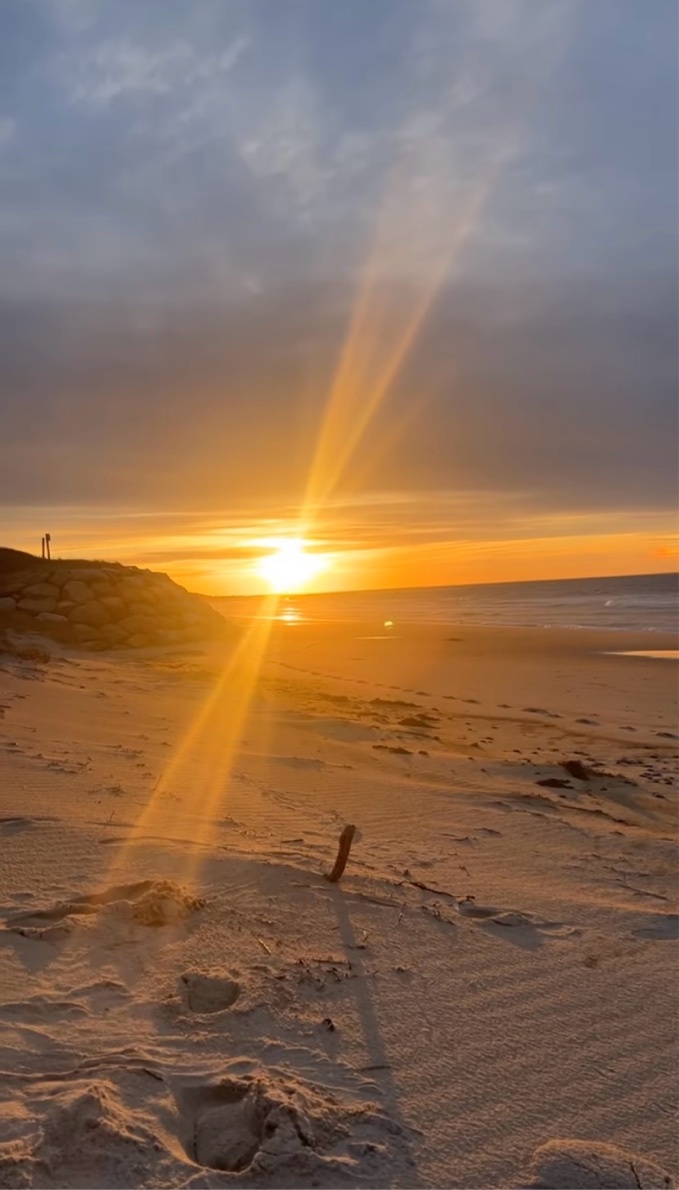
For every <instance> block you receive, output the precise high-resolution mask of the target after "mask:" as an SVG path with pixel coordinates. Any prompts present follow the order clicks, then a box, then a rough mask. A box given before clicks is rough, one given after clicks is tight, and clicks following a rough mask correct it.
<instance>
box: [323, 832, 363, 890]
mask: <svg viewBox="0 0 679 1190" xmlns="http://www.w3.org/2000/svg"><path fill="white" fill-rule="evenodd" d="M355 834H356V827H355V826H353V825H349V826H345V828H344V830H343V831H342V834H341V835H340V837H339V848H338V851H337V859H336V860H335V866H334V868H333V870H332V872H329V873H328V874H327V875H326V877H325V878H326V880H329V881H330V883H331V884H336V883H337V881H338V880H339V879H340V876H341V875H342V873H343V871H344V869H345V868H346V866H347V860H348V858H349V852H350V850H351V844H352V841H353V838H354V835H355Z"/></svg>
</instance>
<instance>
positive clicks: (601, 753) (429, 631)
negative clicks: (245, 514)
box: [0, 622, 679, 1188]
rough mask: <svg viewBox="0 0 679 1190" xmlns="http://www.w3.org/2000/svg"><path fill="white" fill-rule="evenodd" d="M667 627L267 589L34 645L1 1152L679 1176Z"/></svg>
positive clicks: (453, 1173) (363, 1175)
mask: <svg viewBox="0 0 679 1190" xmlns="http://www.w3.org/2000/svg"><path fill="white" fill-rule="evenodd" d="M653 643H654V647H655V648H658V649H663V648H674V647H675V642H674V641H673V640H669V639H667V640H666V639H665V638H664V637H660V636H659V635H658V634H656V635H654V641H653ZM647 646H648V636H647V635H641V634H638V635H631V634H629V635H628V634H622V633H596V632H579V631H574V630H562V631H551V630H539V629H533V630H530V629H521V630H512V629H499V628H498V629H483V628H473V629H472V628H464V629H453V628H445V627H427V628H425V627H408V626H407V625H405V626H401V625H395V626H394V627H392V628H389V629H387V628H384V629H383V628H381V627H378V628H376V627H375V625H374V624H373V625H367V626H364V627H363V626H360V625H351V624H338V625H318V624H316V625H305V624H295V625H286V624H280V625H276V626H274V628H273V629H271V628H270V625H268V624H266V623H263V622H254V623H252V624H241V625H239V626H237V627H234V630H233V635H232V637H231V638H230V639H229V640H228V641H227V642H226V643H224V644H220V645H219V646H214V647H211V648H210V649H205V650H203V649H200V648H198V647H196V648H185V649H183V650H170V649H165V650H160V649H156V650H153V649H149V650H146V651H142V652H140V653H137V654H134V655H133V654H131V653H130V654H126V653H120V654H115V655H114V654H110V655H104V654H98V655H92V654H90V655H87V654H84V653H79V652H77V651H75V650H69V649H67V648H64V647H62V646H59V645H53V646H50V648H49V656H47V655H46V656H44V657H41V656H40V655H39V654H38V655H37V659H32V658H30V657H21V656H16V655H2V656H0V834H1V847H2V850H1V853H0V906H1V926H0V931H1V932H0V943H1V946H0V997H1V1001H2V1002H1V1004H0V1039H1V1041H0V1090H1V1093H2V1105H1V1106H0V1185H2V1186H7V1187H52V1188H56V1187H69V1188H71V1187H73V1188H75V1187H86V1186H98V1187H132V1186H135V1187H136V1186H144V1187H147V1186H148V1187H162V1186H168V1187H180V1186H181V1187H184V1186H191V1187H223V1186H231V1185H235V1186H246V1185H249V1186H281V1187H294V1186H319V1187H325V1186H328V1187H331V1186H333V1187H334V1186H359V1185H360V1186H370V1187H387V1186H395V1187H415V1186H432V1187H528V1186H534V1187H556V1186H560V1187H581V1186H582V1187H585V1186H615V1187H617V1186H620V1187H625V1186H630V1187H639V1186H643V1187H644V1188H646V1187H659V1186H666V1185H675V1184H676V1179H677V1176H678V1173H679V1163H678V1154H677V1144H676V1132H675V1125H676V1118H675V1115H676V1107H677V1059H678V1057H679V1046H678V1038H677V1013H676V1004H677V936H678V923H679V917H678V915H677V897H676V893H677V834H676V827H677V745H678V743H679V739H678V727H677V666H676V662H674V661H668V660H659V659H654V658H647V657H642V656H625V655H620V654H623V653H624V652H626V651H630V652H634V651H636V650H643V649H645V648H647ZM42 647H44V646H42ZM348 823H351V824H355V826H356V828H357V832H356V836H355V838H354V842H353V847H352V851H351V855H350V858H349V862H348V865H347V869H346V872H345V874H344V876H343V877H342V879H341V881H340V882H339V883H337V884H334V885H333V884H330V883H328V881H327V880H326V879H324V874H325V873H327V872H329V871H330V869H331V868H332V865H333V862H334V858H335V853H336V850H337V843H338V838H339V834H340V832H341V830H342V829H343V827H344V826H345V825H346V824H348Z"/></svg>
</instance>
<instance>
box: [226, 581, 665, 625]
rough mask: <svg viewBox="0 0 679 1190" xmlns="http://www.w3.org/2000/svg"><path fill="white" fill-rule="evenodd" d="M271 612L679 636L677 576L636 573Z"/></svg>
mask: <svg viewBox="0 0 679 1190" xmlns="http://www.w3.org/2000/svg"><path fill="white" fill-rule="evenodd" d="M214 602H215V606H217V607H219V610H220V611H221V612H222V614H224V615H225V616H227V617H231V616H237V617H239V616H250V615H253V614H254V615H258V614H264V613H263V611H262V606H263V605H262V601H261V600H257V599H244V598H225V599H220V600H215V601H214ZM267 614H273V615H274V616H275V618H276V619H279V620H281V621H283V622H284V623H288V624H290V625H293V624H295V623H300V622H304V621H307V622H308V621H314V622H324V621H325V622H327V621H356V622H359V623H364V624H366V623H374V624H375V625H384V624H385V622H387V621H391V622H392V623H393V624H394V625H397V624H398V623H399V622H400V623H411V624H413V623H417V624H449V625H455V624H459V625H462V624H477V625H504V626H515V627H549V628H600V629H618V630H624V631H628V632H669V633H673V634H676V633H677V631H678V630H679V575H677V574H634V575H623V576H619V577H615V578H585V579H556V580H551V581H546V582H545V581H543V582H527V583H478V584H474V585H473V586H455V587H409V588H407V589H404V590H384V591H344V592H339V593H336V594H323V595H296V596H285V597H282V598H281V599H280V601H279V603H278V606H277V607H276V609H275V611H274V612H273V613H271V612H270V611H269V612H268V613H267Z"/></svg>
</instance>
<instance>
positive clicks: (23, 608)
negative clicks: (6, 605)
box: [17, 598, 57, 613]
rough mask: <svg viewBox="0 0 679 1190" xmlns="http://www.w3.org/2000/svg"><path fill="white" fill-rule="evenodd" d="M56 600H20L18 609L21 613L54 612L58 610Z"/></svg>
mask: <svg viewBox="0 0 679 1190" xmlns="http://www.w3.org/2000/svg"><path fill="white" fill-rule="evenodd" d="M56 606H57V601H56V599H44V598H43V599H20V600H19V602H18V604H17V607H18V609H19V611H20V612H33V613H37V612H53V611H54V610H55V609H56Z"/></svg>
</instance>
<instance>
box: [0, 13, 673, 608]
mask: <svg viewBox="0 0 679 1190" xmlns="http://www.w3.org/2000/svg"><path fill="white" fill-rule="evenodd" d="M677 25H678V10H677V4H676V0H647V2H646V3H643V4H641V3H639V0H596V2H592V0H469V2H467V0H417V3H414V2H413V0H370V3H366V2H365V0H342V2H341V3H340V2H339V0H192V3H190V4H187V3H186V0H2V5H1V6H0V192H1V193H2V195H3V200H2V205H1V206H0V543H1V544H3V545H10V546H14V547H17V548H23V549H31V550H37V551H38V552H39V550H40V538H41V535H42V533H44V532H45V531H49V532H51V534H52V539H53V553H54V554H55V555H59V556H63V557H73V556H89V557H106V558H117V559H119V560H121V561H124V562H130V563H134V564H136V565H144V566H146V565H148V566H150V567H152V568H154V569H164V570H167V571H168V572H169V573H170V574H171V575H172V576H173V577H175V578H176V579H178V581H180V582H184V583H185V584H186V585H188V586H190V587H191V588H192V589H194V590H202V591H206V592H212V593H220V594H230V593H233V594H243V593H249V592H257V591H259V590H262V589H263V587H264V585H265V583H264V579H263V578H262V577H261V575H260V574H259V573H258V570H257V565H258V559H259V557H260V556H261V554H262V552H266V551H267V550H271V549H272V548H274V546H273V544H272V543H276V542H278V541H279V540H280V539H285V538H286V537H288V536H290V535H292V536H297V537H303V538H304V539H305V540H307V541H308V543H309V549H310V550H311V551H313V552H314V554H315V555H317V559H318V562H319V573H318V575H317V577H316V578H315V580H314V581H313V582H312V583H311V584H310V589H317V590H320V589H327V590H335V589H344V588H361V587H388V586H410V585H429V584H432V585H434V584H446V583H464V582H470V583H471V582H483V581H488V582H497V581H503V580H507V581H513V580H516V579H531V578H536V579H541V578H550V577H569V576H581V575H589V574H591V575H601V574H616V573H617V574H621V573H642V572H651V571H660V570H670V569H677V561H678V557H679V555H678V553H677V548H676V529H677V517H676V508H677V441H678V426H677V337H678V336H677V317H678V303H677V248H678V244H677V227H678V220H677V214H678V194H677V184H678V183H677V179H678V177H679V169H678V161H677V144H678V138H677V131H678V129H677V82H678V45H679V38H678V36H677V34H678V29H677Z"/></svg>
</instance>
